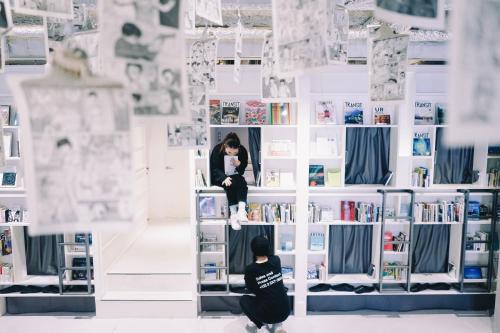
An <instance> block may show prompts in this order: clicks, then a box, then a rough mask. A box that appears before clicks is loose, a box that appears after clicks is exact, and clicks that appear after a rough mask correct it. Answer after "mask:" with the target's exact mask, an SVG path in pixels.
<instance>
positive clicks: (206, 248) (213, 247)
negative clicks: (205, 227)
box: [200, 232, 217, 252]
mask: <svg viewBox="0 0 500 333" xmlns="http://www.w3.org/2000/svg"><path fill="white" fill-rule="evenodd" d="M201 241H202V242H211V243H213V242H217V235H215V234H211V233H207V232H202V233H201ZM200 251H201V252H215V251H217V244H201V246H200Z"/></svg>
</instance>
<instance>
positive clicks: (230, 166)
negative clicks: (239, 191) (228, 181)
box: [224, 155, 238, 176]
mask: <svg viewBox="0 0 500 333" xmlns="http://www.w3.org/2000/svg"><path fill="white" fill-rule="evenodd" d="M237 161H238V156H229V155H226V156H224V173H225V174H226V176H232V175H236V174H237V173H238V171H236V166H235V165H234V162H237Z"/></svg>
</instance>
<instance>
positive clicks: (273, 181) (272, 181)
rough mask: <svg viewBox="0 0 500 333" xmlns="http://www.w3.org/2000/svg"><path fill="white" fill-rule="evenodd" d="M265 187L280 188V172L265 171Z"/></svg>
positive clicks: (274, 170)
mask: <svg viewBox="0 0 500 333" xmlns="http://www.w3.org/2000/svg"><path fill="white" fill-rule="evenodd" d="M266 186H267V187H279V186H280V171H279V170H277V169H271V170H267V171H266Z"/></svg>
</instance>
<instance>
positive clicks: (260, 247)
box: [250, 236, 271, 257]
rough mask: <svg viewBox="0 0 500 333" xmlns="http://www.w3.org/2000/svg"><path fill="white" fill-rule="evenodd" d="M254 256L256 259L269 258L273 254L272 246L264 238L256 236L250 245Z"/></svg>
mask: <svg viewBox="0 0 500 333" xmlns="http://www.w3.org/2000/svg"><path fill="white" fill-rule="evenodd" d="M250 248H251V249H252V252H253V255H254V256H255V257H263V256H269V255H270V253H271V244H270V243H269V240H268V239H267V238H266V237H264V236H256V237H254V239H252V242H251V243H250Z"/></svg>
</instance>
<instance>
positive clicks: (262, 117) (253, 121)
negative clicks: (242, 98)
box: [245, 100, 267, 125]
mask: <svg viewBox="0 0 500 333" xmlns="http://www.w3.org/2000/svg"><path fill="white" fill-rule="evenodd" d="M245 123H246V124H247V125H266V124H267V104H266V103H262V102H261V101H259V100H251V101H246V102H245Z"/></svg>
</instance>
